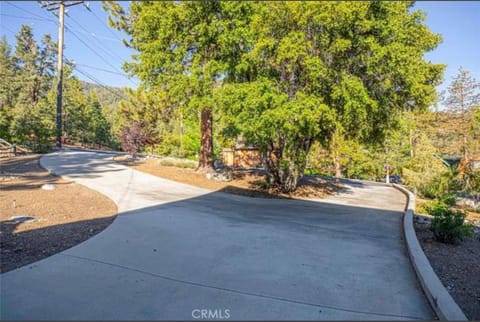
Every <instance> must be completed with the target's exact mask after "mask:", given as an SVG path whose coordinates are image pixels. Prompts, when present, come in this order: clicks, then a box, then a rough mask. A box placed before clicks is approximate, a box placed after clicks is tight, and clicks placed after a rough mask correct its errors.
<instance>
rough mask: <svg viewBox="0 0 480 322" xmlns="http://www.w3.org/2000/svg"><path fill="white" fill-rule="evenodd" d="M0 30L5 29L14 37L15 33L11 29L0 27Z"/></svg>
mask: <svg viewBox="0 0 480 322" xmlns="http://www.w3.org/2000/svg"><path fill="white" fill-rule="evenodd" d="M2 29H5V30H6V31H8V32H10V33H11V34H12V35H14V36H15V34H16V33H15V31H13V30H12V29H10V28H7V27H5V26H2Z"/></svg>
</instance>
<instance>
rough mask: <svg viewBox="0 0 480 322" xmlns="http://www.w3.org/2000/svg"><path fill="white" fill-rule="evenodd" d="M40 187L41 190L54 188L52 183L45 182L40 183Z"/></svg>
mask: <svg viewBox="0 0 480 322" xmlns="http://www.w3.org/2000/svg"><path fill="white" fill-rule="evenodd" d="M42 189H43V190H55V189H56V187H55V185H54V184H51V183H46V184H44V185H42Z"/></svg>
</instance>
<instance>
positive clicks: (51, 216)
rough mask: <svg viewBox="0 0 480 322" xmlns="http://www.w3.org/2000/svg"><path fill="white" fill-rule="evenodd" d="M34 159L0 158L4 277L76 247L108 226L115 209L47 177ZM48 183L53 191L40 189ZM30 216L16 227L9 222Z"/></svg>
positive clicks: (88, 192)
mask: <svg viewBox="0 0 480 322" xmlns="http://www.w3.org/2000/svg"><path fill="white" fill-rule="evenodd" d="M39 158H40V156H39V155H36V154H31V155H24V156H17V157H2V158H1V159H0V246H1V247H0V248H1V252H0V256H1V258H0V259H1V260H0V271H1V272H2V273H3V272H7V271H10V270H13V269H16V268H18V267H21V266H24V265H27V264H30V263H33V262H35V261H38V260H40V259H43V258H45V257H48V256H51V255H53V254H55V253H58V252H60V251H63V250H65V249H68V248H70V247H72V246H75V245H77V244H79V243H81V242H82V241H85V240H87V239H88V238H90V237H92V236H93V235H95V234H97V233H99V232H100V231H102V230H103V229H105V228H106V227H107V226H108V225H110V224H111V223H112V222H113V220H114V218H115V216H116V213H117V207H116V205H115V204H114V203H113V201H111V200H110V199H108V198H107V197H105V196H103V195H101V194H99V193H97V192H95V191H93V190H90V189H88V188H86V187H84V186H81V185H79V184H76V183H74V182H69V181H65V180H63V179H61V178H60V177H57V176H54V175H51V174H49V173H48V171H46V170H45V169H43V168H42V167H40V164H39ZM43 184H53V185H54V187H55V189H54V190H51V191H49V190H43V189H41V187H42V185H43ZM16 216H20V217H34V218H35V219H36V220H35V221H33V222H18V221H15V220H12V217H16Z"/></svg>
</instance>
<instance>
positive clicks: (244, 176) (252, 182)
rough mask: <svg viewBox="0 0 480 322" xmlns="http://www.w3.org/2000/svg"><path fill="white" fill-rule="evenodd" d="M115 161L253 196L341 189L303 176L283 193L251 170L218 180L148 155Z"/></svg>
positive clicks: (294, 195) (318, 194) (314, 194)
mask: <svg viewBox="0 0 480 322" xmlns="http://www.w3.org/2000/svg"><path fill="white" fill-rule="evenodd" d="M115 160H116V161H117V162H119V163H122V164H126V165H128V166H130V167H132V168H134V169H136V170H139V171H142V172H146V173H150V174H153V175H156V176H159V177H162V178H165V179H169V180H173V181H177V182H183V183H187V184H190V185H193V186H197V187H201V188H205V189H210V190H214V191H215V190H222V191H223V192H228V193H232V194H238V195H244V196H248V197H256V198H258V197H260V198H322V197H325V196H326V195H329V194H332V193H334V192H336V191H338V190H340V189H341V188H342V185H341V184H340V183H338V184H336V183H332V182H330V181H327V180H324V179H321V178H318V177H304V178H302V180H301V181H300V183H299V186H298V188H297V190H296V191H295V192H294V193H291V194H287V193H282V192H280V191H277V190H274V189H268V188H265V180H264V176H263V175H261V174H260V173H256V172H253V171H242V170H238V171H234V173H233V180H232V181H228V182H221V181H215V180H210V179H207V178H206V176H205V174H202V173H196V172H195V170H194V169H190V168H178V167H175V166H163V165H161V164H160V161H159V160H158V159H153V158H149V159H144V160H137V161H135V162H125V161H124V157H116V158H115Z"/></svg>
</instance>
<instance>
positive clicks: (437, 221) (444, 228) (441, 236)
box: [427, 201, 473, 243]
mask: <svg viewBox="0 0 480 322" xmlns="http://www.w3.org/2000/svg"><path fill="white" fill-rule="evenodd" d="M427 211H428V213H429V214H430V215H431V216H433V220H432V226H431V229H432V231H433V234H434V236H435V238H436V239H437V240H438V241H441V242H444V243H455V242H457V241H462V240H464V239H465V238H467V237H470V236H472V235H473V226H472V225H470V224H466V223H465V217H466V214H465V213H464V212H463V211H460V210H453V209H450V208H449V207H448V206H447V205H446V204H445V203H443V202H441V201H437V202H435V203H433V205H432V206H430V207H428V209H427Z"/></svg>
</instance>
